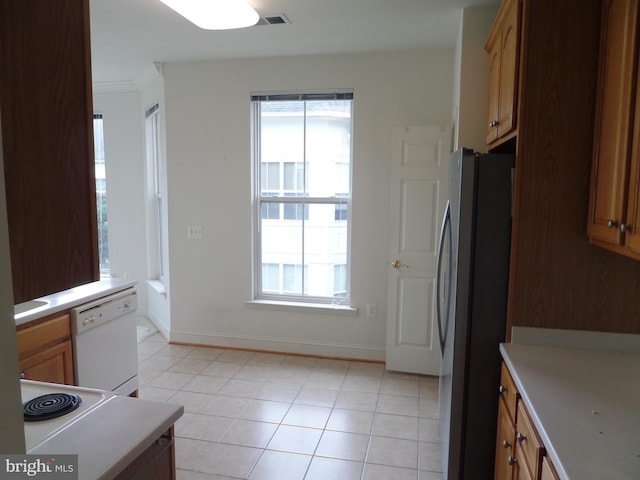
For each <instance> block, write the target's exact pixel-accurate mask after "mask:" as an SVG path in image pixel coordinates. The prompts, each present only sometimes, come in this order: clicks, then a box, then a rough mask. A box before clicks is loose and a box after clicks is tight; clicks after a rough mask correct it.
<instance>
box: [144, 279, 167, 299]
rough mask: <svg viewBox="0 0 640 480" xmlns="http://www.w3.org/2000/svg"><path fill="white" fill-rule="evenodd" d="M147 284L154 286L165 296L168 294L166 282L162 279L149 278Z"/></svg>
mask: <svg viewBox="0 0 640 480" xmlns="http://www.w3.org/2000/svg"><path fill="white" fill-rule="evenodd" d="M147 285H149V286H150V287H151V288H153V289H154V290H155V291H156V292H158V293H159V294H160V295H162V296H163V297H166V296H167V290H166V289H165V287H164V283H162V281H160V280H147Z"/></svg>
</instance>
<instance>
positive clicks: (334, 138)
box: [305, 100, 351, 197]
mask: <svg viewBox="0 0 640 480" xmlns="http://www.w3.org/2000/svg"><path fill="white" fill-rule="evenodd" d="M305 133H306V151H305V160H306V162H307V164H309V165H311V166H312V169H311V171H310V172H308V173H307V176H308V177H309V179H308V185H309V196H312V197H333V196H335V194H336V193H337V192H342V193H349V192H350V189H349V185H348V182H347V184H346V185H345V184H344V181H338V182H336V180H338V178H337V177H336V169H335V165H336V164H337V163H340V164H343V165H346V167H347V169H349V164H350V162H351V101H348V100H344V101H333V100H320V101H308V102H307V129H306V132H305ZM343 168H344V167H343ZM345 187H346V190H345Z"/></svg>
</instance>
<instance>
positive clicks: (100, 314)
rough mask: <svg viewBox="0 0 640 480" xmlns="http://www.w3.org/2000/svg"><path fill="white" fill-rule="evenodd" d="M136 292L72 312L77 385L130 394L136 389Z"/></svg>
mask: <svg viewBox="0 0 640 480" xmlns="http://www.w3.org/2000/svg"><path fill="white" fill-rule="evenodd" d="M137 307H138V297H137V294H136V289H135V287H134V288H129V289H127V290H123V291H120V292H117V293H114V294H113V295H109V296H107V297H103V298H99V299H98V300H95V301H93V302H90V303H86V304H83V305H80V306H78V307H76V308H72V309H71V329H72V333H73V363H74V373H75V380H76V384H77V385H78V386H81V387H88V388H97V389H100V390H111V391H113V392H115V393H118V394H120V395H130V394H131V393H133V392H135V391H136V390H137V389H138V339H137V332H136V315H135V311H136V308H137Z"/></svg>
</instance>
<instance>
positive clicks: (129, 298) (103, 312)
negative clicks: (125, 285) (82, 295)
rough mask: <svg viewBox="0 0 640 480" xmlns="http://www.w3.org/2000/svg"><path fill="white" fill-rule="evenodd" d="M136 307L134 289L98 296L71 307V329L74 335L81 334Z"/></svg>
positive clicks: (130, 311) (136, 298)
mask: <svg viewBox="0 0 640 480" xmlns="http://www.w3.org/2000/svg"><path fill="white" fill-rule="evenodd" d="M137 308H138V297H137V295H136V291H135V289H134V290H125V291H122V292H118V293H115V294H113V295H110V296H108V297H103V298H99V299H98V300H95V301H93V302H90V303H86V304H84V305H80V306H78V307H76V308H72V309H71V329H72V331H73V334H74V335H81V334H82V333H83V332H86V331H88V330H90V329H92V328H95V327H97V326H98V325H102V324H103V323H105V322H109V321H111V320H113V319H115V318H118V317H121V316H123V315H126V314H128V313H133V312H135V311H136V309H137Z"/></svg>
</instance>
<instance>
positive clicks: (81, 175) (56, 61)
mask: <svg viewBox="0 0 640 480" xmlns="http://www.w3.org/2000/svg"><path fill="white" fill-rule="evenodd" d="M90 59H91V54H90V36H89V1H88V0H0V65H1V68H0V112H2V141H3V147H4V174H5V183H6V195H7V215H8V221H9V239H10V250H11V267H12V276H13V292H14V302H15V303H20V302H23V301H26V300H30V299H33V298H37V297H40V296H43V295H47V294H50V293H54V292H56V291H60V290H65V289H68V288H72V287H74V286H77V285H81V284H84V283H87V282H91V281H94V280H97V279H98V278H99V269H98V251H97V227H96V222H97V220H96V200H95V180H94V152H93V123H92V122H93V120H92V115H93V106H92V92H91V61H90Z"/></svg>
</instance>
